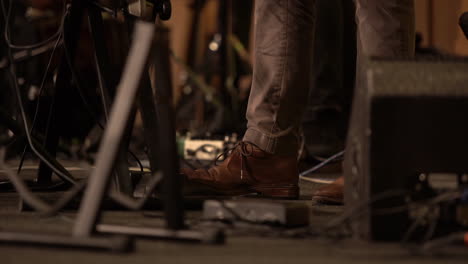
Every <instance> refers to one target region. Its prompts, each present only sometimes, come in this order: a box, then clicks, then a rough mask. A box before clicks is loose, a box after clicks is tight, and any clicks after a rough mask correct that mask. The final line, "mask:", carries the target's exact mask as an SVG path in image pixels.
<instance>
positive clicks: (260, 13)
mask: <svg viewBox="0 0 468 264" xmlns="http://www.w3.org/2000/svg"><path fill="white" fill-rule="evenodd" d="M316 1H320V0H256V6H255V17H256V18H255V46H254V53H255V60H254V73H253V83H252V90H251V93H250V98H249V104H248V107H247V120H248V123H247V131H246V133H245V135H244V141H249V142H252V143H254V144H255V145H257V146H258V147H260V148H261V149H263V150H264V151H266V152H269V153H274V154H279V155H295V154H296V153H297V150H298V144H299V130H300V125H301V120H302V116H303V113H304V110H305V108H306V105H307V101H308V94H309V88H310V87H311V85H312V81H313V78H312V76H313V71H314V63H313V56H314V54H313V51H314V49H313V44H314V37H317V38H320V36H319V35H317V36H315V27H314V25H315V18H316V12H320V10H316ZM344 1H346V0H344ZM348 1H350V0H348ZM355 2H356V23H357V26H358V39H359V41H358V54H359V56H358V57H361V58H362V57H363V56H377V57H395V56H412V55H413V54H414V34H415V33H414V2H413V0H355ZM319 55H320V54H317V56H319ZM358 61H359V59H358Z"/></svg>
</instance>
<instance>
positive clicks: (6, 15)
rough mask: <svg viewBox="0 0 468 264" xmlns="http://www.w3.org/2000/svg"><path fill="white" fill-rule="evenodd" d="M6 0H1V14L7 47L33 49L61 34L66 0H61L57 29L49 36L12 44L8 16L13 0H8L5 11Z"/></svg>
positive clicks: (9, 15)
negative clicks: (32, 42)
mask: <svg viewBox="0 0 468 264" xmlns="http://www.w3.org/2000/svg"><path fill="white" fill-rule="evenodd" d="M5 1H6V0H3V1H2V4H1V5H2V12H3V16H4V17H5V30H4V38H5V42H6V43H7V45H8V47H9V48H12V49H34V48H37V47H41V46H44V45H46V44H48V43H49V42H51V41H53V40H55V39H56V38H58V37H59V35H60V34H61V32H62V31H63V30H62V29H63V26H64V17H65V14H66V12H67V10H66V9H67V5H66V1H63V13H62V16H63V17H62V21H61V24H60V26H59V28H58V30H57V31H56V32H55V33H54V34H53V35H52V36H50V37H49V38H47V39H45V40H43V41H40V42H38V43H35V44H30V45H16V44H13V43H12V42H11V39H10V18H11V10H12V9H13V0H9V5H8V11H6V10H5V9H6V8H5V3H4V2H5ZM10 61H13V60H10Z"/></svg>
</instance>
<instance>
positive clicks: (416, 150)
mask: <svg viewBox="0 0 468 264" xmlns="http://www.w3.org/2000/svg"><path fill="white" fill-rule="evenodd" d="M359 79H360V80H359V81H358V86H357V88H356V91H355V98H354V102H353V109H352V117H351V123H350V124H351V126H350V129H349V132H348V139H347V151H346V157H345V162H344V167H345V179H346V180H345V207H346V210H347V212H349V213H350V215H351V216H352V218H353V219H352V221H351V228H352V230H353V233H354V235H355V236H356V237H358V238H361V239H365V240H389V241H390V240H400V239H402V237H403V236H404V235H405V233H406V232H407V230H408V228H409V226H410V225H411V223H414V221H415V220H416V219H417V217H418V216H417V212H416V210H412V209H411V208H412V206H411V204H412V203H413V202H417V201H418V200H419V201H422V200H427V199H430V198H431V197H432V198H433V197H435V196H437V195H438V194H440V193H442V192H447V191H456V190H460V189H461V190H463V188H464V190H465V194H466V190H468V187H467V185H468V184H467V182H468V61H467V60H464V59H451V60H420V61H412V60H396V61H391V60H369V61H366V62H365V63H364V66H363V68H362V71H361V75H360V78H359ZM462 192H463V191H462ZM447 202H449V201H447ZM453 203H454V204H451V206H452V207H453V208H454V210H451V211H450V210H448V211H447V210H445V211H447V212H445V211H444V212H442V211H443V210H442V209H444V208H441V207H439V208H437V210H438V211H437V212H438V214H439V215H438V218H439V219H442V218H444V219H445V220H444V221H445V223H446V224H447V226H450V228H452V229H453V228H455V229H456V228H463V225H464V224H466V223H467V220H468V219H465V218H466V208H467V207H466V201H462V200H460V199H457V200H456V201H455V202H453ZM405 206H408V208H410V209H407V210H405V209H404V208H405ZM441 206H442V205H441ZM452 207H451V208H452ZM397 208H400V209H401V208H403V209H402V210H397ZM457 211H462V212H465V213H462V214H459V215H458V217H457V213H456V212H457ZM463 215H464V216H463ZM423 222H424V221H422V222H421V226H422V227H421V228H422V229H423V230H427V229H428V227H427V226H424V223H423ZM439 227H440V225H438V229H439Z"/></svg>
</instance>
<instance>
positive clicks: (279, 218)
mask: <svg viewBox="0 0 468 264" xmlns="http://www.w3.org/2000/svg"><path fill="white" fill-rule="evenodd" d="M309 214H310V211H309V207H308V206H307V205H305V204H303V203H298V202H287V201H266V200H256V199H239V200H226V201H218V200H207V201H205V203H204V205H203V217H204V219H207V220H220V221H221V220H225V221H247V222H252V223H258V224H272V225H280V226H286V227H297V226H306V225H308V224H309Z"/></svg>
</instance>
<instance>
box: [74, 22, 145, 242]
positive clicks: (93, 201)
mask: <svg viewBox="0 0 468 264" xmlns="http://www.w3.org/2000/svg"><path fill="white" fill-rule="evenodd" d="M153 33H154V26H153V25H152V24H148V23H138V24H137V25H136V30H135V36H136V37H135V39H136V40H135V41H134V43H133V45H132V47H131V50H130V53H129V57H128V61H127V65H126V66H125V69H124V72H123V75H122V80H121V81H120V84H119V88H118V91H117V95H116V99H115V102H114V105H113V107H112V111H111V115H110V119H109V123H108V125H107V128H106V130H105V131H104V136H103V138H102V141H101V144H100V146H99V153H98V156H97V160H96V168H95V169H94V170H93V173H92V174H91V177H90V178H89V180H88V185H87V188H86V191H85V194H84V197H83V200H82V202H81V206H80V210H79V213H78V217H77V220H76V222H75V225H74V227H73V234H74V235H75V236H91V235H92V234H93V232H94V231H95V229H96V223H97V222H98V221H99V218H100V215H101V207H102V202H103V200H104V197H105V196H106V194H107V191H108V190H109V186H110V181H111V174H112V169H113V167H114V165H115V162H116V160H117V156H118V153H119V150H120V146H121V144H120V142H121V141H122V139H123V137H124V133H125V128H126V127H127V126H128V122H129V119H130V114H131V111H132V108H133V104H134V100H135V99H136V95H137V93H138V88H139V86H140V80H141V76H142V74H143V72H144V71H145V66H146V60H147V57H148V54H149V51H150V49H151V40H152V36H153Z"/></svg>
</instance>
